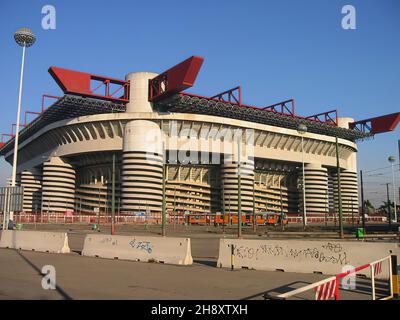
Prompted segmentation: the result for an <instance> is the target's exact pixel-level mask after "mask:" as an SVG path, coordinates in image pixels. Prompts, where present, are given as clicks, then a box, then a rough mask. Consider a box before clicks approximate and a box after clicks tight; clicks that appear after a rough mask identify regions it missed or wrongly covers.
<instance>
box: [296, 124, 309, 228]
mask: <svg viewBox="0 0 400 320" xmlns="http://www.w3.org/2000/svg"><path fill="white" fill-rule="evenodd" d="M307 130H308V128H307V126H306V125H305V124H300V125H299V126H298V127H297V132H298V133H299V134H300V135H301V162H302V164H303V230H306V226H307V206H306V177H305V176H306V175H305V171H304V141H303V135H304V134H305V133H306V132H307Z"/></svg>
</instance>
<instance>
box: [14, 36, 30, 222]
mask: <svg viewBox="0 0 400 320" xmlns="http://www.w3.org/2000/svg"><path fill="white" fill-rule="evenodd" d="M14 39H15V42H16V43H18V44H19V45H20V46H21V47H22V63H21V75H20V80H19V95H18V111H17V122H16V132H15V140H14V156H13V168H12V180H11V186H12V187H15V181H16V177H17V161H18V138H19V123H20V117H21V98H22V82H23V79H24V64H25V49H26V48H27V47H30V46H32V45H33V44H34V43H35V41H36V37H35V34H34V33H33V32H32V30H31V29H28V28H21V29H18V30H17V31H16V32H15V33H14ZM10 219H11V220H12V219H13V213H12V212H11V213H10Z"/></svg>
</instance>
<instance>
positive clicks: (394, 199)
mask: <svg viewBox="0 0 400 320" xmlns="http://www.w3.org/2000/svg"><path fill="white" fill-rule="evenodd" d="M388 161H389V162H390V163H391V166H392V179H393V180H392V181H393V204H394V221H395V222H397V208H396V184H395V180H394V163H395V162H396V157H393V156H390V157H389V158H388Z"/></svg>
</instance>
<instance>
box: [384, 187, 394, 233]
mask: <svg viewBox="0 0 400 320" xmlns="http://www.w3.org/2000/svg"><path fill="white" fill-rule="evenodd" d="M385 184H386V195H387V206H388V219H389V231H391V230H392V212H391V210H390V198H389V184H390V183H385Z"/></svg>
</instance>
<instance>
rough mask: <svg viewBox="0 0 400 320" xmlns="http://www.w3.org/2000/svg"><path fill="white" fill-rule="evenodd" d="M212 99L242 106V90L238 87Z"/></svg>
mask: <svg viewBox="0 0 400 320" xmlns="http://www.w3.org/2000/svg"><path fill="white" fill-rule="evenodd" d="M211 99H217V100H218V101H222V102H228V103H236V104H238V105H239V106H241V105H242V88H241V87H240V86H237V87H235V88H232V89H229V90H226V91H224V92H221V93H218V94H216V95H215V96H212V97H211Z"/></svg>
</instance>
